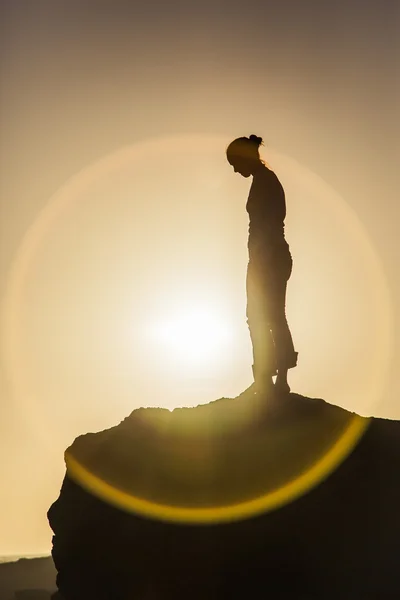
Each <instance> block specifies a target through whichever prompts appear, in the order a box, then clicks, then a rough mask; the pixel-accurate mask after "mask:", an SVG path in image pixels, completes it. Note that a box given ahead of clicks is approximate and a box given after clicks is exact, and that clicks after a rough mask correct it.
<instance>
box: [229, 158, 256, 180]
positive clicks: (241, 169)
mask: <svg viewBox="0 0 400 600" xmlns="http://www.w3.org/2000/svg"><path fill="white" fill-rule="evenodd" d="M228 162H229V164H230V165H231V167H232V168H233V170H234V171H235V173H240V175H242V177H250V175H251V174H252V172H253V166H254V165H253V164H252V162H253V161H252V162H250V161H249V160H246V159H244V158H240V157H235V158H228Z"/></svg>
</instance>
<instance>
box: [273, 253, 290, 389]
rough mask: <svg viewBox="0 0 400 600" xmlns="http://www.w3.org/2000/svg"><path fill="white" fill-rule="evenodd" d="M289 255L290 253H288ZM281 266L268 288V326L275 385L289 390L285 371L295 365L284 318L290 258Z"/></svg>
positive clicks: (287, 327)
mask: <svg viewBox="0 0 400 600" xmlns="http://www.w3.org/2000/svg"><path fill="white" fill-rule="evenodd" d="M289 257H290V255H289ZM286 263H287V264H286V265H285V267H286V269H285V268H283V269H281V270H280V271H278V270H277V272H276V273H275V274H274V278H273V279H274V280H273V283H272V285H271V290H270V326H271V331H272V336H273V340H274V344H275V353H276V361H277V368H278V376H277V378H276V382H275V385H276V387H277V388H279V389H281V390H282V391H290V388H289V385H288V381H287V373H288V369H290V368H292V367H295V366H296V365H297V352H295V349H294V345H293V339H292V334H291V333H290V329H289V325H288V322H287V318H286V289H287V282H288V279H289V277H290V274H291V270H292V259H291V257H290V261H289V260H288V261H286Z"/></svg>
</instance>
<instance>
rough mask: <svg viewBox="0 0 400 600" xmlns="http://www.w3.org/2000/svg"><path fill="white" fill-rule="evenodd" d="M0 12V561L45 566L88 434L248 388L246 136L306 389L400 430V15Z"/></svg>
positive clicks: (116, 6) (49, 4)
mask: <svg viewBox="0 0 400 600" xmlns="http://www.w3.org/2000/svg"><path fill="white" fill-rule="evenodd" d="M0 12H1V14H0V23H1V31H0V40H1V42H0V43H1V48H0V51H1V54H0V56H1V59H0V69H1V72H0V132H1V137H0V150H1V161H0V186H1V224H0V226H1V242H0V243H1V252H0V286H1V298H2V313H1V318H2V321H1V323H2V338H1V341H2V344H1V352H2V353H1V370H0V377H1V379H0V394H1V419H0V449H1V464H0V482H1V484H0V486H1V487H0V509H1V511H0V512H1V514H0V556H11V555H20V556H24V555H28V554H40V553H48V552H49V550H50V542H51V532H50V529H49V528H48V526H47V521H46V514H45V513H46V511H47V509H48V507H49V505H50V504H51V503H52V502H53V501H54V500H55V499H56V497H57V494H58V491H59V487H60V485H61V481H62V477H63V473H64V464H63V451H64V449H65V447H66V446H68V445H69V444H70V443H71V442H72V440H73V439H74V437H76V436H77V435H79V434H81V433H84V432H86V431H96V430H98V429H100V428H106V427H109V426H112V425H115V424H116V423H118V422H119V421H120V420H121V419H122V418H123V417H124V416H126V415H127V414H128V413H129V412H130V411H131V410H133V409H134V408H136V407H138V406H140V405H160V406H167V407H168V408H173V407H174V406H179V405H182V404H188V405H196V404H199V403H202V402H208V401H209V400H213V399H215V398H218V397H220V396H224V395H225V396H235V395H237V394H238V393H240V392H241V391H242V390H243V389H245V387H247V386H248V385H249V384H250V382H251V347H250V342H249V337H248V332H247V327H246V323H245V287H244V278H245V270H246V263H247V248H246V241H247V213H246V212H245V202H246V198H247V193H248V188H249V185H250V180H244V179H243V178H241V177H240V176H239V175H237V174H236V175H235V174H234V173H233V172H232V170H231V169H230V168H229V165H228V164H227V163H226V161H225V157H224V150H225V147H226V145H227V144H228V143H229V141H231V139H233V138H234V137H237V136H240V135H250V134H251V133H255V134H257V135H261V136H263V137H264V138H265V141H266V147H265V149H264V155H265V157H266V159H267V161H268V162H269V163H270V164H271V166H272V168H274V169H276V171H277V173H278V175H279V176H280V178H281V180H282V182H283V184H284V186H285V189H286V193H287V205H288V218H287V239H288V241H289V243H290V246H291V249H292V253H293V256H294V260H295V268H294V272H293V277H292V279H291V281H290V283H289V290H288V316H289V320H290V324H291V327H292V330H293V334H294V338H295V343H296V349H298V351H299V366H298V368H297V369H296V370H294V371H293V373H291V374H290V375H291V383H292V387H293V389H294V390H296V391H299V392H300V393H303V394H308V395H310V396H319V397H323V398H326V399H327V400H329V401H330V402H333V403H336V404H339V405H341V406H344V407H345V408H348V409H350V410H355V411H358V412H359V413H361V414H365V415H371V414H374V415H376V416H383V417H390V418H397V419H398V418H400V407H399V402H398V397H399V382H398V379H397V377H396V376H397V366H398V359H397V356H398V353H399V350H400V347H399V330H398V327H399V325H398V313H397V312H396V310H395V308H396V307H397V305H398V303H399V301H400V278H399V275H398V271H399V269H398V262H399V258H400V257H399V251H398V242H397V240H398V230H397V228H398V223H399V206H398V200H399V195H398V189H399V186H398V183H399V181H398V180H399V176H398V164H399V158H400V156H399V155H400V152H399V140H400V136H399V134H400V131H399V130H400V115H399V105H400V104H399V101H400V97H399V96H400V94H399V83H400V82H399V78H400V41H399V40H400V35H399V34H400V7H399V5H398V4H397V3H395V2H392V1H391V0H383V1H381V2H379V3H378V2H372V1H369V2H368V1H365V0H350V1H346V2H344V1H338V2H336V3H328V2H320V1H317V0H314V1H311V0H304V1H303V2H301V3H300V2H299V3H294V2H288V1H281V2H279V3H278V2H274V3H272V2H269V1H264V2H262V3H261V2H253V1H250V2H246V3H241V2H237V1H235V0H233V1H232V0H230V1H229V2H227V1H218V0H213V1H212V2H211V1H209V0H205V1H203V2H201V3H195V2H193V3H192V2H175V1H174V0H172V1H170V2H168V3H161V2H159V3H156V2H152V1H148V2H147V3H137V2H134V1H130V2H128V1H126V2H122V1H118V0H112V1H111V0H110V1H108V2H101V1H97V2H86V3H85V2H78V1H75V2H73V1H58V2H54V1H50V0H48V1H35V2H30V1H29V2H28V1H18V0H14V1H11V0H10V1H3V2H1V4H0ZM182 320H183V322H182ZM199 322H200V324H201V326H200V327H199V326H198V325H199ZM196 323H197V326H196ZM213 332H214V334H215V333H216V332H217V334H216V335H214V337H213V335H212V333H213ZM188 338H189V340H192V339H193V338H194V339H195V340H196V344H195V345H193V343H189V345H188Z"/></svg>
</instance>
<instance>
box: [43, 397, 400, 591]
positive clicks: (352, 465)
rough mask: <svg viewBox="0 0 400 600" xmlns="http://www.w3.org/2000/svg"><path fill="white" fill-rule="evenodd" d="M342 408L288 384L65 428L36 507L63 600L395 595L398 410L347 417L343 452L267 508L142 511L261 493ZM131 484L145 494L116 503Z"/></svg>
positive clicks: (296, 469)
mask: <svg viewBox="0 0 400 600" xmlns="http://www.w3.org/2000/svg"><path fill="white" fill-rule="evenodd" d="M354 418H356V419H357V417H355V416H354V415H352V414H351V413H348V412H346V411H345V410H343V409H340V408H338V407H335V406H332V405H329V404H327V403H326V402H324V401H323V400H318V399H310V398H305V397H302V396H299V395H296V394H290V395H289V396H287V397H286V398H275V399H260V398H257V397H256V396H254V395H252V394H250V395H249V394H247V396H246V394H242V395H241V396H239V397H238V398H234V399H225V398H223V399H220V400H217V401H215V402H212V403H210V404H208V405H204V406H198V407H196V408H181V409H176V410H174V411H173V412H169V411H167V410H163V409H156V408H154V409H153V408H146V409H138V410H135V411H134V412H133V413H132V414H131V415H130V416H129V417H127V418H126V419H125V420H124V421H123V422H122V423H120V424H119V425H118V426H116V427H113V428H111V429H109V430H106V431H102V432H99V433H94V434H87V435H85V436H81V437H79V438H77V440H75V442H74V443H73V444H72V446H71V447H70V448H68V449H67V451H66V463H67V473H66V475H65V479H64V482H63V485H62V488H61V492H60V496H59V498H58V499H57V500H56V501H55V502H54V504H53V505H52V506H51V507H50V509H49V512H48V517H49V522H50V526H51V528H52V530H53V532H54V537H53V550H52V555H53V560H54V563H55V566H56V569H57V572H58V576H57V585H58V588H59V591H60V594H61V595H62V597H63V598H65V600H81V599H82V600H84V599H88V598H90V599H92V598H93V599H96V600H106V599H107V600H108V599H110V600H125V599H126V600H128V599H129V600H134V599H136V598H137V599H138V600H139V599H140V600H142V599H143V600H145V599H149V600H150V599H154V600H156V599H160V600H161V599H174V600H180V599H185V600H188V599H194V600H197V599H198V600H200V599H202V600H203V599H204V600H214V599H215V600H216V599H218V600H221V599H224V598H226V599H229V600H232V599H236V598H237V599H239V598H240V599H247V598H248V599H253V598H254V599H256V598H271V599H273V600H279V599H288V598H290V599H292V598H293V599H296V600H301V599H304V600H306V599H307V600H310V599H314V598H315V599H332V600H333V599H335V600H338V599H340V600H347V599H348V600H372V599H376V600H378V599H379V600H381V599H383V600H385V599H393V600H394V599H396V598H397V599H398V598H400V568H399V567H400V423H399V422H397V421H389V420H382V419H369V420H364V419H361V418H359V420H361V421H363V422H365V425H366V428H365V431H364V432H363V434H362V435H361V437H360V438H359V440H358V442H357V443H356V445H355V446H354V448H353V449H352V450H351V451H350V453H348V455H347V457H345V458H344V460H342V461H341V462H340V464H339V465H337V467H336V468H335V469H333V470H331V472H329V473H327V474H326V475H325V476H324V478H323V479H322V480H321V481H319V482H317V483H316V484H315V485H313V486H311V487H310V488H309V489H307V490H305V491H304V493H302V494H301V495H297V497H296V495H295V496H294V497H293V498H291V500H290V501H289V502H286V503H284V502H283V503H282V502H281V503H280V504H279V503H278V504H277V505H276V506H274V507H272V508H273V509H272V510H268V511H262V510H258V511H255V513H254V514H248V515H247V516H246V517H245V518H233V519H229V518H225V519H222V520H219V521H218V519H217V518H215V519H214V520H210V519H208V520H207V519H206V520H205V521H204V522H202V523H199V522H195V521H194V520H192V521H191V520H190V518H189V519H187V518H185V519H181V520H180V521H179V520H178V521H177V520H176V519H171V518H170V515H169V514H168V510H167V511H164V512H163V511H162V509H160V510H159V509H157V510H158V513H157V511H156V512H155V513H154V514H153V515H151V514H146V510H147V509H146V507H148V506H150V507H152V506H154V505H157V506H158V507H173V508H175V509H179V508H180V507H181V508H182V507H183V508H184V509H185V510H186V512H185V511H183V514H185V515H187V514H188V512H187V510H188V509H190V510H192V511H194V512H193V514H198V513H197V512H196V511H201V510H202V509H206V510H208V511H209V513H210V514H213V512H212V511H213V507H219V508H220V507H223V506H236V505H243V504H246V502H248V501H251V500H252V499H253V498H258V497H262V496H263V495H264V496H266V497H267V496H268V494H273V492H274V490H276V489H279V488H282V486H283V487H284V486H285V485H287V484H288V483H290V482H291V481H293V480H296V478H299V477H301V476H302V475H304V473H307V472H309V471H310V468H312V467H313V465H315V464H316V463H318V461H319V460H320V459H321V457H322V456H325V455H326V454H327V453H328V452H329V450H330V448H332V446H334V444H335V443H336V442H337V440H338V439H339V438H341V436H342V434H343V432H344V431H346V429H347V428H348V427H349V423H351V422H352V420H353V419H354ZM75 464H78V465H80V466H82V465H83V466H84V469H85V471H84V472H88V473H90V474H91V475H92V476H93V477H94V480H95V482H96V481H100V482H106V483H107V486H106V488H105V489H111V490H113V489H117V490H118V491H119V492H121V493H120V495H119V496H118V495H117V496H115V498H117V500H115V498H114V496H113V495H111V496H110V497H107V496H105V495H104V494H103V495H102V493H100V494H99V493H98V488H96V487H91V484H89V483H88V481H87V480H86V479H85V478H83V477H82V476H80V475H79V471H76V469H75V468H74V465H75ZM285 489H286V488H285ZM288 489H289V488H288ZM131 495H133V496H135V497H136V498H139V499H141V500H144V501H145V502H144V504H143V506H144V507H145V509H144V510H143V511H141V509H140V505H138V506H139V509H140V510H139V509H138V510H134V511H133V512H132V510H131V509H130V508H129V506H127V505H126V504H125V505H124V503H123V502H122V504H118V502H119V500H118V498H123V499H124V498H125V499H126V498H130V496H131ZM270 508H271V507H270ZM156 513H157V514H156ZM178 513H179V510H177V514H178ZM189 514H191V513H190V511H189ZM207 514H208V513H207ZM216 514H217V513H216ZM57 597H59V596H57Z"/></svg>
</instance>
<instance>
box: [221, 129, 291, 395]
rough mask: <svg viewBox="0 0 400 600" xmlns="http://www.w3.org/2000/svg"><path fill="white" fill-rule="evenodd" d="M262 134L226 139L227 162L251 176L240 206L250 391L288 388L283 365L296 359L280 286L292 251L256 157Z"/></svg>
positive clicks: (270, 178) (271, 177) (268, 176)
mask: <svg viewBox="0 0 400 600" xmlns="http://www.w3.org/2000/svg"><path fill="white" fill-rule="evenodd" d="M262 143H263V141H262V138H260V137H258V136H256V135H251V136H250V137H248V138H247V137H241V138H237V139H235V140H234V141H233V142H231V143H230V144H229V146H228V148H227V150H226V156H227V159H228V162H229V164H230V165H231V166H232V167H233V168H234V171H235V173H240V175H242V176H243V177H250V175H252V176H253V182H252V185H251V187H250V193H249V196H248V200H247V204H246V210H247V212H248V213H249V219H250V223H249V239H248V251H249V263H248V267H247V277H246V291H247V308H246V316H247V324H248V327H249V330H250V337H251V342H252V345H253V376H254V382H255V389H256V391H266V392H268V391H270V390H271V388H272V386H273V379H272V377H273V376H274V375H276V371H278V373H277V378H276V382H275V389H276V390H278V391H280V392H284V393H287V392H289V391H290V388H289V384H288V381H287V372H288V369H290V368H292V367H295V366H296V365H297V352H295V350H294V346H293V340H292V336H291V333H290V330H289V326H288V323H287V320H286V313H285V302H286V286H287V282H288V279H289V277H290V275H291V272H292V265H293V261H292V256H291V254H290V251H289V246H288V243H287V242H286V240H285V234H284V220H285V216H286V202H285V192H284V190H283V187H282V185H281V183H280V181H279V179H278V177H277V176H276V175H275V173H274V172H273V171H271V170H270V169H269V168H268V167H267V165H266V164H265V163H264V162H263V161H262V160H261V158H260V154H259V147H260V145H261V144H262Z"/></svg>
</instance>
